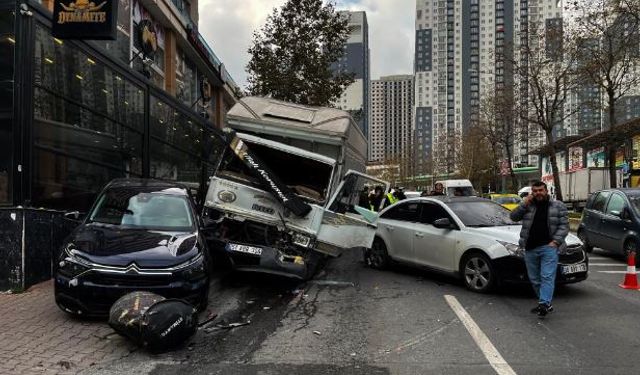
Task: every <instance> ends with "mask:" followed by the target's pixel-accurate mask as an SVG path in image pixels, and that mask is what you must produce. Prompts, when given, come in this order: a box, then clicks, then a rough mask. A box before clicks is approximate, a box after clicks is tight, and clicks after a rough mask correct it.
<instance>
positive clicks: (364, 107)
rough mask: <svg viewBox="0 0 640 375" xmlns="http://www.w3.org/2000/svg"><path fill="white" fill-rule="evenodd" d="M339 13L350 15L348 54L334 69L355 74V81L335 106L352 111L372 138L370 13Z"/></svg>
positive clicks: (359, 123) (367, 134)
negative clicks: (370, 126) (370, 125)
mask: <svg viewBox="0 0 640 375" xmlns="http://www.w3.org/2000/svg"><path fill="white" fill-rule="evenodd" d="M340 14H342V15H343V16H344V17H348V18H349V38H348V40H347V45H346V47H345V48H346V53H345V55H344V56H343V57H342V58H341V59H340V60H339V61H337V62H336V63H334V64H333V69H334V70H335V71H342V72H347V73H352V74H353V75H354V79H355V81H354V82H353V83H352V84H351V85H349V86H348V87H347V88H346V89H345V91H344V92H343V93H342V96H341V97H340V99H339V100H338V102H337V103H336V106H337V107H338V108H340V109H343V110H345V111H349V113H351V115H352V116H353V119H354V120H355V121H356V123H357V124H358V126H360V129H361V130H362V132H363V133H364V135H365V136H366V137H367V139H369V138H368V137H369V121H370V112H371V101H370V98H369V93H370V81H371V78H370V73H369V71H370V70H369V69H370V66H369V24H368V23H367V13H366V12H349V11H342V12H340Z"/></svg>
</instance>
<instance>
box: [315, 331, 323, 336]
mask: <svg viewBox="0 0 640 375" xmlns="http://www.w3.org/2000/svg"><path fill="white" fill-rule="evenodd" d="M313 334H314V335H318V336H320V335H322V333H320V331H313Z"/></svg>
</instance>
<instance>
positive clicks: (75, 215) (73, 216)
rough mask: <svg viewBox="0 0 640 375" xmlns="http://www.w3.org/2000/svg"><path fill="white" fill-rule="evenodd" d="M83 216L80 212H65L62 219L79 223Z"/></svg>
mask: <svg viewBox="0 0 640 375" xmlns="http://www.w3.org/2000/svg"><path fill="white" fill-rule="evenodd" d="M83 216H84V215H82V214H81V213H80V211H71V212H65V214H64V218H65V219H68V220H71V221H80V220H82V219H83Z"/></svg>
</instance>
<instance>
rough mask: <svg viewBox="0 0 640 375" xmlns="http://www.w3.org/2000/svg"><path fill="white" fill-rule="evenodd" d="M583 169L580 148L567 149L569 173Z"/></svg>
mask: <svg viewBox="0 0 640 375" xmlns="http://www.w3.org/2000/svg"><path fill="white" fill-rule="evenodd" d="M582 168H584V162H583V161H582V147H571V148H569V172H573V171H577V170H578V169H582Z"/></svg>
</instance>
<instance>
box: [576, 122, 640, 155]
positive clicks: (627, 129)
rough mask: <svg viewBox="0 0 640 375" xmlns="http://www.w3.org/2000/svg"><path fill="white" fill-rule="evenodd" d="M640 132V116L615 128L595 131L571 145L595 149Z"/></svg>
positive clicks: (621, 141)
mask: <svg viewBox="0 0 640 375" xmlns="http://www.w3.org/2000/svg"><path fill="white" fill-rule="evenodd" d="M638 134H640V118H637V119H633V120H631V121H628V122H625V123H622V124H620V125H618V126H616V127H615V128H613V129H609V130H605V131H603V132H599V133H595V134H592V135H590V136H587V137H584V138H582V139H580V140H577V141H575V142H572V143H570V144H569V145H568V146H569V147H582V148H584V149H587V150H589V149H593V148H596V147H602V146H606V145H608V144H614V145H617V144H620V143H623V142H624V141H626V140H628V139H629V138H631V137H632V136H634V135H638Z"/></svg>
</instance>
